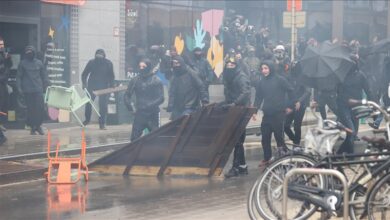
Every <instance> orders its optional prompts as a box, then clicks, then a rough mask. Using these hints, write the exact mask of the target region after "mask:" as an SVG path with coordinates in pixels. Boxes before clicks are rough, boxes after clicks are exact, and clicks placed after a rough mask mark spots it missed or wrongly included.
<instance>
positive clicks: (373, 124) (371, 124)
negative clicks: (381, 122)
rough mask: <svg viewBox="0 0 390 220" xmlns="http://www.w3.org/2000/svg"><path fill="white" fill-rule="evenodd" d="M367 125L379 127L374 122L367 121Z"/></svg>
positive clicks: (374, 127)
mask: <svg viewBox="0 0 390 220" xmlns="http://www.w3.org/2000/svg"><path fill="white" fill-rule="evenodd" d="M368 126H370V127H371V128H373V129H378V128H379V126H378V125H376V124H375V123H374V122H368Z"/></svg>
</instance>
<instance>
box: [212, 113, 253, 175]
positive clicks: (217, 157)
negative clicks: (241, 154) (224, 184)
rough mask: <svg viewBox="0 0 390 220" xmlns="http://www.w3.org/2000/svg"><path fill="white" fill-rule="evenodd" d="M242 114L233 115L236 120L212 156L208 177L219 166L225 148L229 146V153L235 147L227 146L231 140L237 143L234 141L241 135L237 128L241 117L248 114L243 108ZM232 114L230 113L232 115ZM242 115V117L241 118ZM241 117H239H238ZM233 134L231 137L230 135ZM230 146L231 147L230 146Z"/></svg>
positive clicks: (240, 122)
mask: <svg viewBox="0 0 390 220" xmlns="http://www.w3.org/2000/svg"><path fill="white" fill-rule="evenodd" d="M243 110H244V112H243V113H240V112H237V113H236V114H237V115H235V117H233V118H235V119H236V120H235V121H234V122H231V124H230V125H231V127H229V131H231V132H227V133H226V134H225V135H229V137H228V138H226V139H225V141H224V144H223V145H220V146H218V148H216V151H214V154H213V155H214V156H213V159H212V160H213V161H212V162H211V164H210V173H209V176H211V175H213V172H214V171H215V169H216V168H217V167H218V165H219V164H220V162H221V155H222V153H223V152H224V150H225V148H226V147H227V146H229V147H230V148H229V149H228V150H227V151H228V152H231V150H232V149H233V148H234V147H235V144H230V145H229V144H228V143H229V142H231V141H232V140H234V142H237V141H236V140H238V138H239V137H240V136H241V135H242V133H240V132H238V131H240V130H241V129H240V128H239V125H240V124H242V122H243V120H242V116H245V115H246V114H247V112H248V109H247V108H243ZM233 113H234V112H232V114H233ZM241 115H242V116H241ZM240 116H241V117H240ZM231 134H233V135H231ZM231 145H232V146H231Z"/></svg>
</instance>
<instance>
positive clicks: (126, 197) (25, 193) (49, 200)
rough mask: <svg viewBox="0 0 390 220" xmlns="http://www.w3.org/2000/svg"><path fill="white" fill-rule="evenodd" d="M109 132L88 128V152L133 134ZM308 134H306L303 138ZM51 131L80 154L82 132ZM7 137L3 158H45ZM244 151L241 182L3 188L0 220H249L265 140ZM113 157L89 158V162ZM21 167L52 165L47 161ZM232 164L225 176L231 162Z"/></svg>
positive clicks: (104, 181) (107, 178)
mask: <svg viewBox="0 0 390 220" xmlns="http://www.w3.org/2000/svg"><path fill="white" fill-rule="evenodd" d="M251 123H253V124H255V123H258V122H253V121H252V122H251ZM108 128H109V129H108V130H106V131H100V130H99V129H98V127H97V125H91V126H88V127H87V130H86V135H87V143H88V146H92V145H94V144H96V143H97V144H103V143H113V142H121V141H126V140H127V138H128V136H129V134H130V131H131V126H130V125H119V126H109V127H108ZM306 129H307V127H304V128H303V133H304V132H305V131H306ZM366 130H368V126H367V125H364V126H362V129H361V131H366ZM51 131H52V133H53V140H55V139H56V138H59V139H60V141H61V143H67V146H66V147H68V148H72V147H74V148H79V146H78V144H79V143H80V140H81V134H80V133H81V128H79V127H70V128H62V129H51ZM8 132H9V133H8ZM7 133H8V134H10V133H12V134H11V135H15V137H16V138H15V139H13V140H11V141H10V142H8V143H7V144H8V145H7V147H6V148H5V149H2V148H0V155H9V154H12V153H13V152H14V153H15V152H16V153H25V152H36V151H38V150H39V151H43V152H46V137H45V136H28V135H27V136H26V133H28V131H26V130H22V131H11V132H10V131H7ZM18 135H20V136H18ZM18 137H19V138H18ZM26 137H27V138H30V140H33V142H31V144H30V145H31V146H33V145H35V146H36V147H32V148H33V149H28V145H29V143H30V142H29V141H30V140H27V138H26ZM61 138H62V139H61ZM22 143H25V144H22ZM39 144H40V145H42V146H40V147H39ZM37 146H38V147H37ZM245 146H246V151H245V152H246V158H247V163H248V165H249V175H245V176H241V177H239V178H232V179H224V178H223V177H213V178H207V177H188V176H187V177H170V176H165V177H163V178H161V179H158V178H156V177H122V176H120V175H104V174H99V173H91V174H90V180H89V181H88V183H85V182H84V181H81V182H79V183H78V184H76V185H48V184H47V183H46V181H44V180H43V179H40V180H35V181H29V182H24V183H17V184H8V185H3V186H0V198H1V199H0V213H1V218H0V219H139V220H146V219H148V220H149V219H161V220H165V219H166V220H168V219H169V220H171V219H184V220H186V219H188V220H189V219H213V220H214V219H224V220H225V219H227V220H230V219H232V220H233V219H234V220H237V219H249V216H248V214H247V210H246V202H247V201H246V200H247V194H248V192H249V190H250V188H251V186H252V184H253V183H254V182H255V180H256V178H257V176H258V175H259V174H260V170H259V168H257V165H258V163H259V161H260V160H261V159H262V158H263V156H262V149H261V146H260V137H258V136H255V135H252V136H247V139H246V143H245ZM26 148H27V149H26ZM109 152H110V151H105V152H99V153H93V154H87V161H88V162H91V161H93V160H95V159H98V158H100V157H102V156H104V155H105V154H107V153H109ZM7 153H8V154H7ZM230 160H231V158H230ZM21 162H23V163H26V164H31V165H34V164H35V165H37V164H38V165H41V166H45V165H46V164H47V161H46V160H45V159H36V160H27V161H21ZM227 164H228V165H227V167H225V171H226V169H228V168H230V164H231V161H229V162H228V163H227Z"/></svg>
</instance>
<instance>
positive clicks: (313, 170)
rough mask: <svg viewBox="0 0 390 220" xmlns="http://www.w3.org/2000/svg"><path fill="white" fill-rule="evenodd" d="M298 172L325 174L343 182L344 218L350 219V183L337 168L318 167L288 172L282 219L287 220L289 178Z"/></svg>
mask: <svg viewBox="0 0 390 220" xmlns="http://www.w3.org/2000/svg"><path fill="white" fill-rule="evenodd" d="M297 174H323V175H331V176H335V177H337V178H338V179H339V180H341V182H342V183H343V188H344V204H343V219H344V220H348V206H349V191H348V183H347V179H346V178H345V176H344V175H343V174H342V173H340V172H339V171H337V170H332V169H316V168H295V169H292V170H290V171H289V172H287V174H286V177H285V178H284V180H283V203H282V220H287V193H288V180H289V179H290V178H291V177H292V176H294V175H297Z"/></svg>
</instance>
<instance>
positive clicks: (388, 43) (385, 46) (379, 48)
mask: <svg viewBox="0 0 390 220" xmlns="http://www.w3.org/2000/svg"><path fill="white" fill-rule="evenodd" d="M389 50H390V39H389V38H386V39H383V40H380V41H378V42H376V43H374V44H373V45H372V46H371V47H370V50H369V51H370V52H369V53H370V54H373V53H387V52H389Z"/></svg>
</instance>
